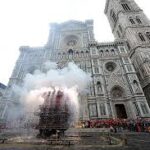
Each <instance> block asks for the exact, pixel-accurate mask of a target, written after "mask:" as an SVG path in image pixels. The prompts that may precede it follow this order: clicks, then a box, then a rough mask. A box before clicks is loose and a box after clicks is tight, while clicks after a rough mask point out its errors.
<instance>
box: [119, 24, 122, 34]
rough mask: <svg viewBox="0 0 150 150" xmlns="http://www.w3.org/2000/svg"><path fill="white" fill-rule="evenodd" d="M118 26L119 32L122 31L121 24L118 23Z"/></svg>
mask: <svg viewBox="0 0 150 150" xmlns="http://www.w3.org/2000/svg"><path fill="white" fill-rule="evenodd" d="M118 27H119V30H120V32H121V33H122V27H121V25H119V26H118Z"/></svg>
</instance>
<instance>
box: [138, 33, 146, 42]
mask: <svg viewBox="0 0 150 150" xmlns="http://www.w3.org/2000/svg"><path fill="white" fill-rule="evenodd" d="M139 38H140V40H141V41H143V42H144V41H145V38H144V36H143V35H142V33H139Z"/></svg>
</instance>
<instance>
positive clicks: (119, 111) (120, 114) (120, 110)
mask: <svg viewBox="0 0 150 150" xmlns="http://www.w3.org/2000/svg"><path fill="white" fill-rule="evenodd" d="M115 109H116V115H117V118H120V119H126V118H127V113H126V109H125V106H124V104H116V105H115Z"/></svg>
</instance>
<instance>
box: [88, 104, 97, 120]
mask: <svg viewBox="0 0 150 150" xmlns="http://www.w3.org/2000/svg"><path fill="white" fill-rule="evenodd" d="M89 113H90V117H97V107H96V104H89Z"/></svg>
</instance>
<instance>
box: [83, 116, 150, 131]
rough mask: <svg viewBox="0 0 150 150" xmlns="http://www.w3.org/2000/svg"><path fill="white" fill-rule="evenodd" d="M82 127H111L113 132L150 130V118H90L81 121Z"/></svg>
mask: <svg viewBox="0 0 150 150" xmlns="http://www.w3.org/2000/svg"><path fill="white" fill-rule="evenodd" d="M81 124H82V125H81V126H82V128H104V127H105V128H109V129H110V131H111V132H122V131H123V130H128V131H132V132H150V118H147V119H146V118H143V119H142V118H138V119H134V120H133V119H106V120H88V121H83V122H82V123H81Z"/></svg>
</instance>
